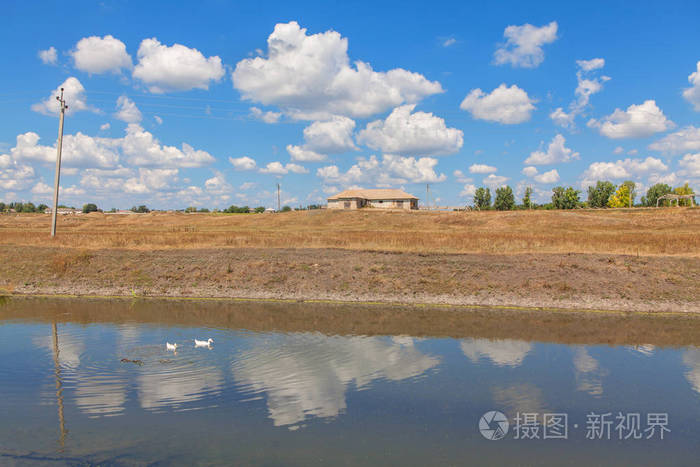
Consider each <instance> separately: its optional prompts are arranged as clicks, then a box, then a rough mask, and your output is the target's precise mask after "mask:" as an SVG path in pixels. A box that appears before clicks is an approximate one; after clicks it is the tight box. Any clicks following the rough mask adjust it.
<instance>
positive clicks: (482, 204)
mask: <svg viewBox="0 0 700 467" xmlns="http://www.w3.org/2000/svg"><path fill="white" fill-rule="evenodd" d="M532 193H533V191H532V188H531V187H527V188H525V193H524V195H523V198H522V204H520V205H518V204H516V202H515V196H514V195H513V189H512V188H511V187H510V186H508V185H506V186H502V187H500V188H497V189H496V197H495V199H494V201H493V204H492V203H491V190H490V189H489V188H484V187H479V188H477V189H476V191H475V192H474V208H476V209H479V210H488V209H495V210H497V211H510V210H514V209H575V208H626V207H642V206H649V207H655V206H656V202H657V201H658V199H659V198H660V197H662V196H663V195H667V194H671V193H672V194H676V195H694V194H695V192H694V191H693V189H692V188H690V187H689V186H688V184H687V183H686V184H685V185H683V186H679V187H676V188H671V187H670V186H669V185H667V184H665V183H657V184H655V185H652V186H651V187H649V189H648V190H647V192H646V195H645V196H642V197H641V203H639V204H635V202H634V200H635V199H636V198H637V191H636V184H635V183H634V182H632V181H629V180H628V181H625V182H622V183H621V184H620V185H617V186H616V185H615V184H613V183H612V182H609V181H597V182H596V184H595V185H592V186H589V187H588V199H587V200H586V201H582V200H581V191H580V190H576V189H574V188H573V187H571V186H569V187H563V186H557V187H554V188H552V201H551V202H550V203H544V204H536V203H534V202H533V201H532ZM679 204H680V205H681V206H689V205H690V200H689V199H685V200H679ZM660 205H661V206H669V205H670V200H662V201H661V203H660Z"/></svg>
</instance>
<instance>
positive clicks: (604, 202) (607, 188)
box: [588, 180, 615, 208]
mask: <svg viewBox="0 0 700 467" xmlns="http://www.w3.org/2000/svg"><path fill="white" fill-rule="evenodd" d="M613 193H615V185H613V184H612V182H608V181H605V182H601V181H600V180H598V181H597V182H596V184H595V186H589V187H588V206H589V207H591V208H606V207H608V200H609V199H610V196H612V194H613Z"/></svg>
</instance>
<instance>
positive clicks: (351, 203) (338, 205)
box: [328, 199, 364, 209]
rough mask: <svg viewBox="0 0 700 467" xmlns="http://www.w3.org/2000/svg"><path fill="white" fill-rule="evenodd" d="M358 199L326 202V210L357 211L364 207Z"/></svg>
mask: <svg viewBox="0 0 700 467" xmlns="http://www.w3.org/2000/svg"><path fill="white" fill-rule="evenodd" d="M363 201H364V200H360V199H335V200H329V201H328V209H359V208H361V207H362V206H363V205H364V202H363Z"/></svg>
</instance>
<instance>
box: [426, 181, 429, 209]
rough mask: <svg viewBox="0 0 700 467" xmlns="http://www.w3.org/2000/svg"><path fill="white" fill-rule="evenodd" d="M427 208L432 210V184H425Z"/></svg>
mask: <svg viewBox="0 0 700 467" xmlns="http://www.w3.org/2000/svg"><path fill="white" fill-rule="evenodd" d="M425 207H426V208H427V209H430V183H426V184H425Z"/></svg>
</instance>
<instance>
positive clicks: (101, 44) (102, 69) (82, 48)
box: [70, 35, 132, 74]
mask: <svg viewBox="0 0 700 467" xmlns="http://www.w3.org/2000/svg"><path fill="white" fill-rule="evenodd" d="M70 56H71V57H73V62H74V64H75V68H77V69H78V70H80V71H85V72H87V73H94V74H99V73H107V72H111V73H120V72H121V70H122V69H131V67H132V62H131V56H130V55H129V54H128V53H126V46H125V45H124V43H123V42H122V41H120V40H119V39H117V38H115V37H112V36H109V35H107V36H104V37H99V36H90V37H84V38H82V39H80V40H79V41H78V43H77V44H76V45H75V49H73V50H71V51H70Z"/></svg>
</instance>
